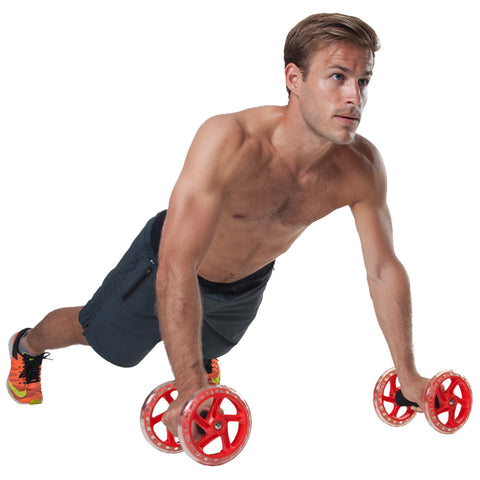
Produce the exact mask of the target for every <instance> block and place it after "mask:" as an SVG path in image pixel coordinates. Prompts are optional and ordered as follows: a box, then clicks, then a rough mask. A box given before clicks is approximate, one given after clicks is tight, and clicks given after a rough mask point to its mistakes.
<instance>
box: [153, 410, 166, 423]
mask: <svg viewBox="0 0 480 480" xmlns="http://www.w3.org/2000/svg"><path fill="white" fill-rule="evenodd" d="M164 413H165V412H164ZM164 413H161V414H160V415H156V416H155V417H152V420H151V422H150V424H151V426H152V427H154V426H155V425H156V424H157V423H160V422H161V421H162V418H163V415H164Z"/></svg>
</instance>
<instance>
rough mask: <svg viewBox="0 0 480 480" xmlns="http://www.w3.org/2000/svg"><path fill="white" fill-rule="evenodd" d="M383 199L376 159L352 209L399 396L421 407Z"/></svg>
mask: <svg viewBox="0 0 480 480" xmlns="http://www.w3.org/2000/svg"><path fill="white" fill-rule="evenodd" d="M377 155H378V154H377ZM385 198H386V179H385V173H384V170H383V165H382V162H381V159H380V158H379V156H378V158H376V159H374V164H373V176H372V182H371V184H370V185H369V188H368V194H367V195H366V196H365V198H364V199H362V200H360V201H358V202H356V203H355V204H353V205H351V209H352V213H353V215H354V218H355V223H356V227H357V231H358V233H359V236H360V241H361V245H362V252H363V257H364V261H365V267H366V270H367V279H368V286H369V290H370V295H371V297H372V300H373V304H374V308H375V313H376V316H377V319H378V322H379V325H380V328H381V329H382V332H383V334H384V336H385V339H386V341H387V344H388V347H389V350H390V353H391V355H392V359H393V362H394V365H395V368H396V370H397V375H398V379H399V381H400V384H401V387H402V392H403V393H404V395H405V397H406V398H408V399H409V400H411V401H413V402H416V403H417V404H418V405H420V406H421V405H422V404H423V391H424V389H425V386H426V379H424V378H422V377H421V376H420V375H419V374H418V372H417V369H416V366H415V360H414V354H413V344H412V308H411V297H410V284H409V279H408V275H407V272H406V271H405V268H404V267H403V265H402V264H401V263H400V261H399V260H398V258H397V257H396V255H395V252H394V247H393V233H392V223H391V218H390V213H389V210H388V207H387V204H386V200H385ZM420 409H421V407H420Z"/></svg>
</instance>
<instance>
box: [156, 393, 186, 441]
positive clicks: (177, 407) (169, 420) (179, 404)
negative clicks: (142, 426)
mask: <svg viewBox="0 0 480 480" xmlns="http://www.w3.org/2000/svg"><path fill="white" fill-rule="evenodd" d="M187 401H188V399H187V400H184V399H182V397H177V398H176V399H175V400H174V401H173V402H172V403H171V404H170V405H169V407H168V409H167V411H166V412H165V413H164V414H163V417H162V423H163V424H164V425H165V426H166V427H167V429H168V431H169V432H170V433H171V434H172V435H173V436H174V437H176V438H178V426H179V425H180V416H181V414H182V411H183V408H184V407H185V404H186V403H187Z"/></svg>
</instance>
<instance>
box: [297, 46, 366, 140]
mask: <svg viewBox="0 0 480 480" xmlns="http://www.w3.org/2000/svg"><path fill="white" fill-rule="evenodd" d="M372 71H373V53H372V52H371V51H369V50H367V49H362V48H359V47H356V46H354V45H351V44H345V45H336V46H330V47H327V48H324V49H322V50H319V51H318V52H317V53H316V54H315V55H314V56H313V57H312V60H311V63H310V69H309V71H308V74H307V75H306V76H302V75H300V78H299V79H298V89H296V90H295V94H296V95H297V97H298V100H299V105H300V111H301V114H302V117H303V119H304V121H305V123H306V125H307V126H308V128H309V129H310V130H311V131H312V132H313V133H314V134H316V135H318V136H320V137H323V138H324V139H326V140H328V141H330V142H333V143H335V144H337V145H348V144H349V143H351V142H352V141H353V139H354V137H355V132H356V130H357V128H358V125H359V123H360V119H361V116H362V112H363V109H364V107H365V104H366V102H367V86H368V83H369V81H370V78H371V76H372Z"/></svg>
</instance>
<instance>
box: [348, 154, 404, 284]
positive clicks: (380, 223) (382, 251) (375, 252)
mask: <svg viewBox="0 0 480 480" xmlns="http://www.w3.org/2000/svg"><path fill="white" fill-rule="evenodd" d="M368 154H369V157H370V158H369V172H368V175H367V176H366V179H365V187H366V188H365V189H364V194H363V195H362V197H361V198H360V199H359V200H358V201H357V202H355V203H354V204H352V205H351V206H350V208H351V210H352V213H353V216H354V218H355V225H356V228H357V231H358V234H359V237H360V242H361V246H362V253H363V257H364V261H365V266H366V268H367V273H368V275H369V277H372V278H376V277H379V276H380V273H381V271H382V269H383V268H385V267H386V266H387V265H391V264H392V262H395V263H397V262H398V260H397V258H396V255H395V251H394V246H393V231H392V221H391V217H390V212H389V209H388V206H387V202H386V190H387V185H386V174H385V169H384V166H383V162H382V159H381V157H380V154H379V153H378V151H376V149H375V148H374V147H373V146H371V148H370V150H369V152H368Z"/></svg>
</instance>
